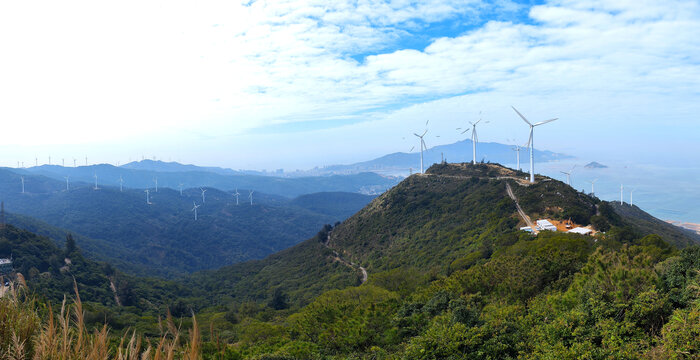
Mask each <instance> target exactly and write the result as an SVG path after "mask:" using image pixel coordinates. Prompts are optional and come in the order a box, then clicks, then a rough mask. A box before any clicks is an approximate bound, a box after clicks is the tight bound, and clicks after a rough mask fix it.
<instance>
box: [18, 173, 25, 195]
mask: <svg viewBox="0 0 700 360" xmlns="http://www.w3.org/2000/svg"><path fill="white" fill-rule="evenodd" d="M19 178H20V180H22V194H24V176H20V177H19Z"/></svg>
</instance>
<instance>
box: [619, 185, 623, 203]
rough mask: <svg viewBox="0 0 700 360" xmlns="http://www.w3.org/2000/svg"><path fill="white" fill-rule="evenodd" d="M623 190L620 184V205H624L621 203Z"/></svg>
mask: <svg viewBox="0 0 700 360" xmlns="http://www.w3.org/2000/svg"><path fill="white" fill-rule="evenodd" d="M623 189H624V187H623V186H622V184H620V205H622V204H624V202H623V201H622V191H623Z"/></svg>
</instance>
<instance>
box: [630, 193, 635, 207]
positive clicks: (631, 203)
mask: <svg viewBox="0 0 700 360" xmlns="http://www.w3.org/2000/svg"><path fill="white" fill-rule="evenodd" d="M632 194H634V189H632V190H630V206H634V203H633V202H632Z"/></svg>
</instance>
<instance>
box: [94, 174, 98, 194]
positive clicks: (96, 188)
mask: <svg viewBox="0 0 700 360" xmlns="http://www.w3.org/2000/svg"><path fill="white" fill-rule="evenodd" d="M94 176H95V190H98V189H99V187H97V173H95V175H94Z"/></svg>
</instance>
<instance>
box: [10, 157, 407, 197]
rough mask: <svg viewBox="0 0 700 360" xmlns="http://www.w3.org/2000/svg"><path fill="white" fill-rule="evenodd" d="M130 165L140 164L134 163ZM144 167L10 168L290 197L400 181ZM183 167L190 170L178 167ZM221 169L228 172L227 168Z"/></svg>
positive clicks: (381, 187) (131, 184) (376, 188)
mask: <svg viewBox="0 0 700 360" xmlns="http://www.w3.org/2000/svg"><path fill="white" fill-rule="evenodd" d="M141 163H144V162H141ZM130 166H132V167H133V166H136V165H135V164H134V163H131V164H130ZM143 167H144V168H146V170H141V169H131V168H124V167H116V166H113V165H109V164H99V165H90V166H79V167H63V166H58V165H42V166H38V167H31V168H25V169H14V168H7V170H11V171H13V172H16V173H18V174H34V175H43V176H45V177H48V178H52V179H55V180H59V181H62V182H64V183H65V177H66V176H68V177H69V178H70V180H71V181H82V182H85V183H90V184H94V182H95V175H97V182H98V185H108V186H115V187H116V186H119V179H120V177H121V178H122V179H123V180H124V187H127V188H133V189H146V188H155V179H156V178H157V179H158V186H159V187H169V188H171V189H179V187H180V184H182V186H183V188H196V187H213V188H217V189H223V190H234V189H236V188H238V189H253V190H255V191H259V192H262V193H267V194H274V195H281V196H285V197H287V198H292V197H295V196H298V195H302V194H311V193H315V192H321V191H343V192H362V193H381V192H383V191H385V190H386V189H388V188H390V187H391V186H393V185H395V184H396V183H397V182H398V179H396V178H391V177H385V176H380V175H378V174H375V173H359V174H352V175H331V176H312V177H298V178H282V177H272V176H262V175H250V174H239V173H235V172H233V170H231V174H228V175H227V174H221V173H216V172H212V171H209V170H207V169H211V168H199V167H196V166H193V165H181V164H176V163H163V162H158V161H156V162H154V161H150V160H149V161H148V162H145V164H144V165H143ZM180 168H182V169H183V170H186V171H175V170H176V169H180ZM148 169H160V170H158V171H156V170H148ZM163 169H165V170H163ZM190 170H191V171H190ZM221 171H222V172H226V171H225V170H223V169H222V170H221Z"/></svg>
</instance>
